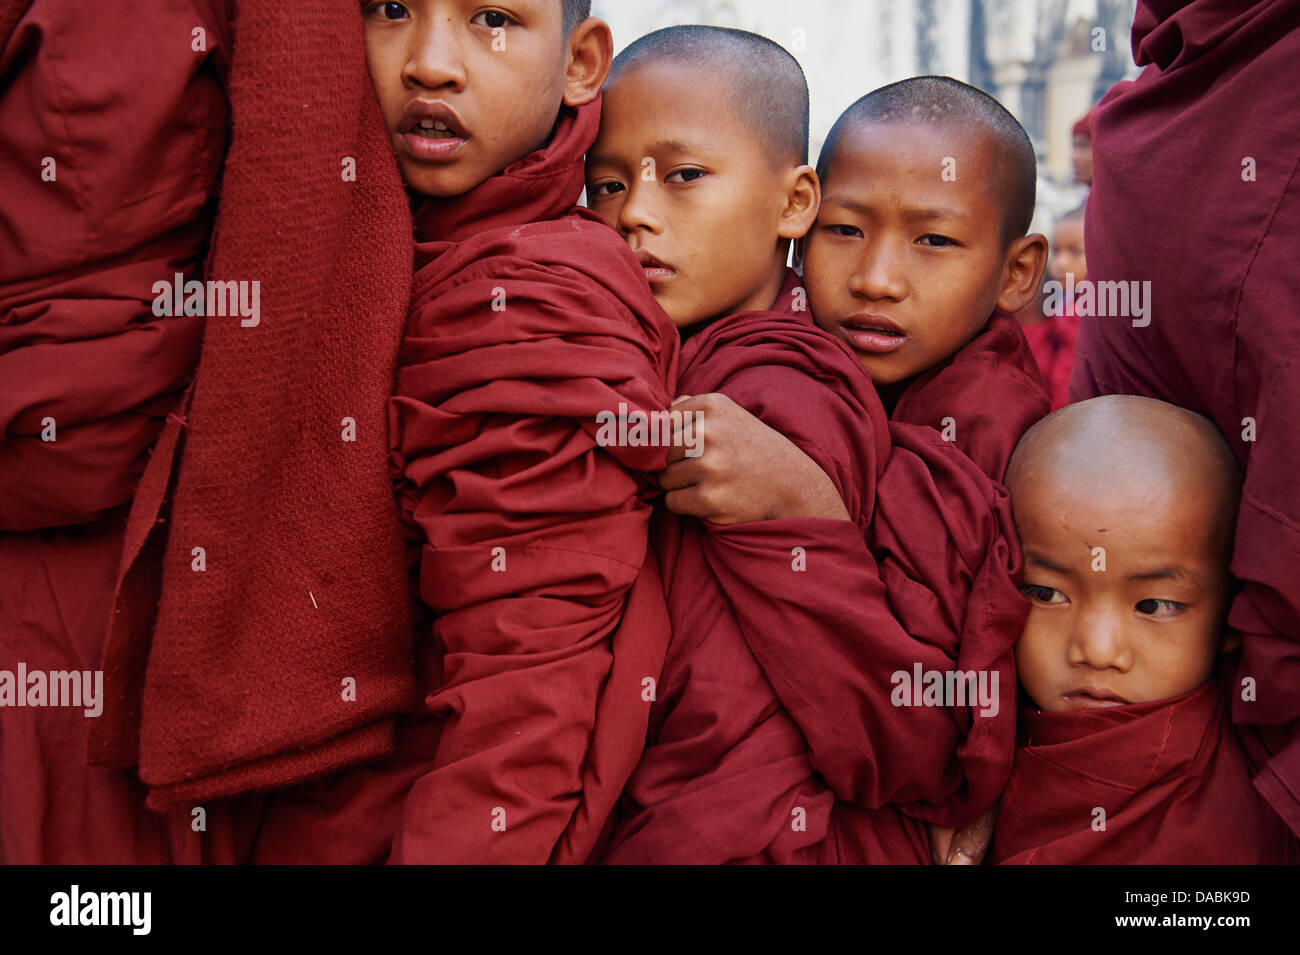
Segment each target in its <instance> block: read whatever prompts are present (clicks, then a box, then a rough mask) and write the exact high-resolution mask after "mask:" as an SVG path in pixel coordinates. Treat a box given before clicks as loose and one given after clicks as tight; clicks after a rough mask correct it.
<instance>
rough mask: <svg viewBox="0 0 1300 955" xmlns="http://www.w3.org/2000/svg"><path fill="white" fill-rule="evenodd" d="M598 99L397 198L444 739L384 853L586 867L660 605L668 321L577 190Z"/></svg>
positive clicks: (397, 421) (404, 480)
mask: <svg viewBox="0 0 1300 955" xmlns="http://www.w3.org/2000/svg"><path fill="white" fill-rule="evenodd" d="M599 117H600V103H599V100H597V101H596V102H593V103H591V104H588V105H586V106H583V107H581V108H579V109H578V110H577V111H576V112H575V111H571V110H565V111H564V112H563V113H562V115H561V118H560V121H559V123H558V124H557V127H556V130H555V133H554V134H553V137H552V140H551V142H550V144H549V145H548V146H546V147H545V148H543V149H542V150H539V151H538V152H536V153H534V154H532V155H530V156H527V157H525V158H524V159H522V160H520V161H519V162H517V163H516V164H514V165H512V166H511V167H509V168H508V169H507V170H506V171H505V172H504V173H502V174H501V175H499V176H496V177H494V178H492V179H489V180H488V181H486V182H484V183H483V184H481V185H479V186H478V187H476V188H475V189H473V190H471V191H470V192H468V193H466V194H465V195H463V196H459V197H457V198H455V199H451V200H430V201H428V202H426V204H425V205H424V207H423V208H422V209H421V211H420V212H419V213H418V215H417V228H418V230H419V236H420V238H421V239H422V241H421V242H420V243H419V244H418V246H417V266H418V269H417V273H416V279H415V289H414V294H413V303H412V306H411V314H410V319H409V322H408V325H407V329H406V337H405V339H404V341H403V345H402V353H401V359H400V367H399V370H398V373H397V382H396V388H395V397H394V398H393V399H392V402H391V406H390V408H391V410H390V414H391V436H392V442H393V455H394V461H395V469H396V471H397V474H398V476H399V496H400V499H401V501H402V506H403V512H404V514H405V515H406V516H407V520H408V521H409V522H410V523H411V524H412V526H413V527H415V528H418V530H419V532H420V535H421V539H422V541H423V547H422V553H421V556H420V567H419V595H420V599H421V600H422V601H423V602H424V603H425V604H426V605H427V606H428V607H429V608H430V609H431V610H432V611H434V612H436V614H437V616H436V618H435V620H434V623H433V639H434V641H435V643H436V646H437V649H438V650H439V651H440V652H442V653H443V654H444V656H443V660H442V671H443V672H442V678H441V680H439V681H438V683H437V684H436V685H435V686H434V688H433V692H431V693H430V695H429V696H428V700H427V703H428V706H429V709H430V710H431V712H432V713H433V714H434V715H435V716H436V717H438V718H439V722H440V723H441V735H440V738H439V740H438V745H437V751H436V756H435V758H434V760H433V763H432V765H431V766H430V767H429V768H428V771H427V772H426V773H424V774H423V775H422V776H421V777H420V778H419V779H418V780H417V781H416V782H415V784H414V786H413V787H412V789H411V792H410V794H409V796H408V798H407V800H406V806H405V810H404V813H403V815H402V819H401V826H400V829H399V831H398V833H397V836H396V838H395V840H394V844H393V853H392V857H391V858H392V861H394V862H439V863H453V862H467V863H485V862H511V863H542V862H547V861H552V862H583V861H586V860H587V859H588V857H589V856H590V855H591V854H592V852H593V850H595V849H596V847H597V846H598V844H599V842H600V841H601V838H602V835H603V833H604V830H605V828H606V823H607V820H608V819H609V817H610V814H611V812H612V810H613V807H614V805H615V802H616V801H617V798H618V795H619V793H620V791H621V790H622V787H623V783H624V781H625V780H626V779H627V777H628V775H629V774H630V773H631V771H632V768H633V767H634V766H635V764H636V761H637V759H638V757H639V756H640V753H641V749H642V747H643V745H644V742H645V728H646V721H647V719H648V716H649V710H650V703H649V694H648V693H646V691H645V690H644V689H643V681H644V680H654V679H657V677H658V676H659V668H660V665H661V664H662V660H663V655H664V652H665V649H666V647H667V644H668V621H667V615H666V613H665V608H664V600H663V593H662V588H661V584H660V581H659V572H658V565H657V564H656V563H655V561H654V557H653V554H652V553H650V552H649V550H648V546H647V535H648V526H649V520H650V513H651V508H650V505H649V503H648V502H647V500H646V498H647V496H648V493H649V492H650V490H651V488H652V484H653V475H652V473H651V472H654V471H657V470H659V469H661V468H662V467H663V466H664V464H665V463H666V460H667V448H666V447H664V446H644V447H626V446H604V447H602V446H600V445H599V444H598V435H599V430H600V428H599V419H598V416H599V415H600V414H601V413H602V412H612V413H614V414H620V413H622V414H632V413H636V412H640V411H644V412H653V411H662V410H663V409H664V408H665V407H666V406H667V403H668V401H669V400H670V398H671V395H672V388H673V387H674V384H675V377H676V362H677V349H678V345H677V333H676V331H675V330H674V329H673V327H672V325H671V323H670V322H669V321H668V318H667V316H666V315H664V313H663V311H662V310H661V309H660V308H659V307H658V305H657V304H656V303H655V301H654V299H653V297H652V296H651V295H650V290H649V287H648V286H647V285H646V283H645V279H644V276H643V274H642V270H641V269H640V267H639V265H638V263H637V261H636V258H635V256H633V255H632V253H631V252H630V250H629V249H628V248H627V246H626V244H625V243H624V242H623V241H622V240H621V239H620V238H619V236H618V234H617V233H616V232H614V230H612V229H610V228H609V226H608V225H606V224H605V223H604V222H603V221H602V220H600V219H599V218H598V217H596V216H595V215H593V214H592V213H589V212H587V211H586V210H583V209H577V208H575V207H574V203H575V202H576V201H577V200H578V198H579V196H580V194H581V192H582V187H583V180H584V173H583V156H584V154H585V152H586V150H587V148H588V147H589V146H590V145H591V143H592V142H593V141H594V139H595V135H596V130H597V127H598V125H599Z"/></svg>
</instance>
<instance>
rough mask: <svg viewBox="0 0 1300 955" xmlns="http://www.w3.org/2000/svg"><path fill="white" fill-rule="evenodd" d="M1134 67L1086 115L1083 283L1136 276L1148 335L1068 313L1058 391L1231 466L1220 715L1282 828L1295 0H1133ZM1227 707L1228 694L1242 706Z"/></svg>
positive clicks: (1291, 486)
mask: <svg viewBox="0 0 1300 955" xmlns="http://www.w3.org/2000/svg"><path fill="white" fill-rule="evenodd" d="M1133 51H1134V56H1135V58H1136V60H1137V62H1138V64H1139V65H1141V66H1144V67H1145V69H1144V70H1143V72H1142V75H1141V76H1140V77H1138V79H1137V80H1136V81H1135V82H1132V83H1123V84H1120V85H1119V86H1117V87H1116V88H1115V89H1113V90H1111V92H1110V93H1108V94H1107V96H1106V97H1105V99H1104V100H1103V101H1102V103H1101V104H1100V105H1099V106H1098V107H1097V110H1096V112H1095V113H1094V115H1093V121H1092V126H1093V133H1094V144H1093V155H1094V163H1095V167H1096V182H1095V183H1094V185H1093V190H1092V194H1091V196H1090V198H1089V202H1088V216H1087V225H1086V231H1087V247H1088V279H1089V280H1090V281H1098V282H1101V281H1136V282H1141V281H1148V282H1150V283H1151V298H1152V308H1151V311H1150V313H1149V318H1150V324H1149V325H1146V326H1145V327H1134V325H1133V323H1132V321H1131V320H1126V319H1123V318H1088V319H1084V321H1083V324H1082V327H1081V329H1080V333H1079V342H1078V359H1077V362H1076V366H1075V373H1074V379H1073V381H1072V385H1071V395H1072V397H1074V398H1075V399H1076V400H1077V399H1082V398H1089V397H1092V396H1094V395H1099V394H1138V395H1149V396H1151V397H1155V398H1160V399H1163V400H1165V401H1169V402H1172V403H1174V404H1177V405H1181V406H1183V407H1185V408H1188V409H1190V410H1192V411H1196V412H1199V413H1201V414H1204V415H1206V416H1207V417H1209V418H1210V419H1211V420H1212V421H1214V422H1215V424H1217V425H1218V427H1219V430H1220V432H1222V434H1223V436H1224V438H1225V439H1226V440H1227V442H1228V445H1229V447H1231V448H1232V449H1233V451H1234V453H1235V454H1236V456H1237V460H1238V461H1239V462H1240V464H1241V465H1242V466H1243V468H1244V469H1245V486H1244V489H1243V492H1242V499H1241V511H1240V516H1239V518H1238V521H1237V536H1236V543H1235V546H1234V550H1233V557H1232V564H1231V570H1232V573H1233V575H1234V576H1235V577H1236V578H1238V579H1239V580H1240V581H1241V582H1242V589H1241V591H1240V593H1239V594H1238V595H1237V597H1236V598H1235V600H1234V601H1233V604H1232V606H1231V609H1230V612H1229V617H1228V623H1229V626H1230V627H1232V628H1233V629H1234V630H1237V631H1239V632H1240V633H1241V634H1242V635H1243V648H1242V659H1241V665H1240V672H1239V673H1238V678H1239V680H1245V679H1247V678H1249V679H1250V680H1251V681H1253V684H1254V686H1253V690H1252V689H1251V687H1250V685H1249V684H1246V685H1242V684H1240V683H1239V685H1238V686H1239V689H1238V692H1235V693H1234V694H1233V704H1232V707H1233V718H1234V719H1235V720H1236V721H1237V722H1238V723H1239V724H1249V725H1252V726H1255V727H1259V728H1260V729H1261V731H1262V734H1263V736H1264V738H1265V740H1266V742H1267V744H1268V747H1269V751H1270V752H1271V753H1272V757H1271V759H1267V757H1264V759H1266V760H1267V765H1265V766H1264V767H1263V768H1262V771H1261V772H1260V774H1259V775H1258V776H1257V778H1256V785H1257V786H1258V787H1259V789H1260V791H1261V792H1263V793H1264V795H1265V796H1266V797H1267V798H1268V800H1269V802H1270V803H1271V804H1272V805H1273V806H1274V808H1276V809H1277V811H1278V812H1279V813H1281V814H1282V817H1283V818H1284V819H1285V820H1286V821H1287V823H1288V824H1289V825H1290V827H1291V829H1292V830H1293V831H1295V832H1298V833H1300V738H1298V737H1297V735H1296V727H1297V725H1300V724H1298V721H1300V692H1297V690H1296V688H1297V687H1300V571H1298V570H1297V568H1300V495H1297V494H1296V462H1297V461H1300V427H1298V426H1297V423H1296V422H1297V420H1300V374H1297V372H1296V370H1297V368H1298V367H1300V337H1298V336H1297V335H1296V321H1295V315H1296V301H1297V297H1298V296H1300V280H1298V279H1297V276H1298V275H1300V273H1298V272H1297V269H1296V258H1295V248H1296V240H1297V237H1298V236H1300V178H1297V168H1298V166H1297V163H1298V162H1300V161H1298V160H1297V155H1296V142H1297V140H1298V139H1300V87H1297V85H1296V84H1294V83H1290V82H1285V81H1282V80H1280V79H1279V77H1284V76H1289V75H1290V73H1291V71H1293V68H1294V64H1295V63H1296V62H1297V61H1300V5H1297V4H1295V3H1293V2H1291V0H1254V2H1242V3H1224V2H1216V0H1196V2H1192V3H1175V2H1171V0H1160V2H1157V0H1141V2H1139V4H1138V13H1137V17H1136V19H1135V20H1134V24H1133ZM1243 695H1245V696H1247V697H1253V698H1247V699H1243Z"/></svg>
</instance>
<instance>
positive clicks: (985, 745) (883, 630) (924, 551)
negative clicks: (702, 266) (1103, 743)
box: [606, 273, 1026, 863]
mask: <svg viewBox="0 0 1300 955" xmlns="http://www.w3.org/2000/svg"><path fill="white" fill-rule="evenodd" d="M796 283H797V277H795V276H794V275H793V273H791V275H790V276H789V277H788V278H787V282H786V286H785V288H783V290H782V294H781V297H780V299H779V302H780V303H781V305H783V306H784V308H783V309H782V310H780V311H772V312H755V313H745V314H741V315H735V316H730V317H728V318H726V319H722V320H720V321H718V322H715V323H714V324H712V325H711V326H709V327H708V328H707V329H705V330H703V331H702V332H700V333H697V334H696V335H695V336H694V337H693V338H692V339H691V340H690V341H689V342H688V344H687V345H686V347H685V349H684V352H683V363H684V365H685V370H684V372H683V377H682V380H681V384H680V387H681V390H682V391H683V392H686V393H702V392H707V391H721V392H723V393H725V394H727V395H728V396H729V397H731V398H732V399H733V400H735V401H736V402H737V403H739V404H741V405H742V406H744V407H746V408H748V409H749V410H750V411H752V412H753V413H754V414H756V415H757V416H758V417H759V418H761V419H762V420H763V421H764V422H765V423H767V424H768V425H769V426H771V427H774V428H776V429H777V430H779V431H781V432H782V433H783V434H785V435H786V436H787V437H789V438H790V439H791V440H793V441H794V442H795V443H796V444H798V445H799V446H800V447H801V448H803V449H804V450H805V452H807V453H808V454H809V455H810V456H812V457H813V458H814V459H815V460H816V461H817V462H818V464H819V465H820V466H821V467H822V468H823V469H824V470H825V471H826V473H827V474H828V475H829V476H830V477H831V479H832V481H833V482H834V483H835V485H836V487H837V489H838V490H839V491H840V493H841V495H842V497H843V499H844V502H845V506H846V508H847V509H848V511H849V514H850V517H851V520H849V521H827V520H776V521H764V522H755V523H748V524H738V525H733V526H728V527H721V526H712V525H708V524H705V523H704V522H699V521H693V520H682V521H679V520H677V519H675V518H673V517H672V516H671V515H667V514H665V515H663V517H662V520H661V523H660V525H659V528H658V529H659V531H660V535H659V538H660V539H659V546H658V549H659V552H660V555H661V560H662V562H663V569H664V574H665V581H666V585H667V588H668V596H669V612H670V614H671V616H672V619H673V643H672V645H671V647H670V650H669V654H668V659H667V661H666V663H665V666H664V674H663V680H662V681H661V683H660V685H659V690H658V704H657V706H656V708H655V714H654V717H653V720H654V722H653V725H652V729H651V737H650V739H651V742H650V745H649V746H648V747H647V751H646V754H645V756H644V757H643V759H642V762H641V765H640V766H639V767H638V768H637V772H636V773H635V774H634V776H633V778H632V780H631V782H630V784H629V786H628V797H629V798H628V801H627V805H626V807H625V808H626V810H627V814H628V818H627V820H626V821H625V822H624V823H623V824H622V825H621V827H620V829H619V830H618V832H617V833H616V835H615V839H614V843H613V845H612V847H611V851H610V852H609V853H608V855H607V860H606V861H609V862H612V863H645V862H691V863H718V862H740V861H771V862H803V863H808V862H840V863H864V862H912V863H917V862H922V863H923V862H928V861H929V848H928V845H929V844H928V840H927V837H926V834H925V827H924V824H923V823H922V822H921V820H922V819H934V820H937V821H945V822H950V823H953V824H957V823H961V822H966V821H969V820H970V819H972V818H974V816H976V815H978V814H979V813H980V812H981V811H982V810H983V809H984V808H986V807H987V806H988V805H990V804H991V803H992V802H993V801H994V800H995V799H996V798H997V794H998V792H999V791H1000V789H1001V787H1002V784H1003V782H1004V781H1005V778H1006V774H1007V772H1008V771H1009V770H1010V765H1011V754H1012V750H1013V744H1014V718H1015V714H1014V699H1015V695H1014V694H1015V686H1014V669H1013V667H1012V660H1011V647H1012V645H1013V643H1014V641H1015V639H1016V637H1017V636H1018V635H1019V632H1020V628H1021V627H1022V626H1023V622H1024V616H1025V610H1026V608H1025V606H1024V601H1023V599H1022V598H1021V597H1020V596H1019V595H1018V594H1017V593H1016V590H1015V587H1014V584H1013V575H1014V573H1015V570H1016V561H1017V560H1018V551H1017V550H1015V548H1014V546H1013V545H1012V544H1011V543H1010V542H1008V541H1007V539H1006V537H1005V534H1004V527H1006V526H1009V519H1010V511H1009V508H1008V507H1007V501H1006V495H1005V492H1002V491H1000V489H999V488H998V487H997V486H996V485H995V484H994V483H993V482H992V481H990V480H989V479H988V478H987V477H986V476H985V475H983V474H982V473H981V472H980V471H979V469H978V468H976V467H975V465H974V464H973V463H972V462H971V461H969V460H968V459H967V458H966V457H965V456H964V454H963V453H962V452H961V451H960V450H958V448H957V447H956V445H955V444H953V443H950V442H945V441H944V440H943V439H942V438H941V436H940V434H939V433H938V432H937V431H935V430H933V429H931V428H929V427H928V426H917V425H912V424H907V423H903V422H898V423H894V424H891V423H890V422H888V420H887V419H886V418H885V415H884V409H883V407H882V405H881V403H880V400H879V397H878V396H877V395H876V393H875V390H874V388H873V387H872V386H871V383H870V380H869V379H868V378H867V377H866V375H865V374H864V373H863V371H862V369H861V367H860V365H859V364H858V362H857V360H856V358H855V357H854V356H853V355H852V353H851V352H849V351H848V349H847V348H845V346H844V345H843V344H842V343H840V342H838V341H837V340H835V339H834V338H832V337H830V336H828V335H826V334H824V333H823V332H821V331H820V330H819V329H817V328H815V327H814V326H813V325H812V322H811V320H810V318H809V317H808V316H807V314H806V313H804V314H802V315H800V314H796V313H794V312H792V311H790V309H789V303H790V301H791V295H790V293H791V292H792V290H793V288H794V285H795V284H796ZM918 665H919V666H921V667H922V668H923V670H924V671H939V672H947V671H950V670H953V669H954V666H956V667H958V668H961V669H983V670H985V671H986V672H992V671H997V672H998V675H999V687H998V693H997V696H996V701H997V705H998V710H999V713H1000V717H992V716H990V717H976V716H975V715H974V709H975V707H972V706H967V705H957V706H951V707H949V706H917V707H911V706H909V707H899V706H895V705H894V704H893V703H892V702H891V694H892V690H893V688H894V685H893V682H892V677H893V675H894V674H896V673H900V672H905V673H907V674H908V675H909V676H910V675H911V674H912V672H913V668H914V667H915V666H918ZM899 807H902V808H903V809H905V810H906V812H900V811H899Z"/></svg>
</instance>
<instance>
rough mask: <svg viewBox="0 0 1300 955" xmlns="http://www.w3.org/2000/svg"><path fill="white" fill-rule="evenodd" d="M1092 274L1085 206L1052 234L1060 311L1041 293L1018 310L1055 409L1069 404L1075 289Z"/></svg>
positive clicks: (1051, 267)
mask: <svg viewBox="0 0 1300 955" xmlns="http://www.w3.org/2000/svg"><path fill="white" fill-rule="evenodd" d="M1087 273H1088V263H1087V260H1086V258H1085V256H1084V250H1083V206H1079V208H1077V209H1074V210H1072V211H1071V212H1067V213H1066V214H1065V215H1063V216H1061V217H1060V218H1059V219H1057V220H1056V225H1055V226H1054V227H1053V229H1052V235H1051V257H1050V258H1049V259H1048V260H1047V281H1049V282H1057V283H1059V284H1060V286H1061V289H1062V293H1061V297H1060V301H1061V306H1062V307H1061V311H1060V314H1049V313H1048V312H1047V311H1045V308H1044V307H1045V305H1046V304H1047V296H1046V295H1044V294H1040V295H1039V296H1038V298H1037V300H1035V301H1034V303H1033V304H1032V305H1030V306H1029V307H1028V308H1026V309H1024V310H1023V311H1021V312H1019V313H1017V315H1016V318H1018V319H1019V320H1020V325H1021V327H1022V328H1023V329H1024V332H1025V338H1026V339H1027V340H1028V342H1029V348H1030V350H1031V351H1032V352H1033V353H1034V359H1035V360H1036V361H1037V362H1038V370H1039V371H1041V372H1042V374H1043V384H1044V386H1045V387H1046V388H1047V397H1049V398H1051V399H1052V410H1053V411H1055V410H1056V409H1057V408H1061V407H1064V406H1065V405H1066V404H1068V403H1069V398H1068V392H1069V388H1070V370H1071V369H1072V368H1073V367H1074V340H1075V338H1076V337H1077V336H1078V334H1079V319H1078V317H1077V316H1076V315H1075V314H1074V296H1073V294H1072V290H1073V289H1074V286H1075V284H1076V283H1077V282H1079V281H1081V280H1082V279H1083V278H1084V277H1085V276H1086V275H1087Z"/></svg>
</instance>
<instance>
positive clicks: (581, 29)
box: [564, 17, 614, 106]
mask: <svg viewBox="0 0 1300 955" xmlns="http://www.w3.org/2000/svg"><path fill="white" fill-rule="evenodd" d="M613 62H614V37H613V36H612V35H611V34H610V32H609V24H608V23H606V22H605V21H604V20H600V19H597V18H596V17H587V19H585V20H583V21H582V22H581V23H579V24H578V25H577V26H576V27H574V28H573V32H572V33H570V34H569V65H568V68H567V69H566V70H565V71H564V105H565V106H581V105H583V104H584V103H590V102H591V101H592V100H594V99H595V98H596V94H598V93H599V92H600V88H601V87H602V86H604V85H605V78H606V77H607V76H609V67H610V64H611V63H613Z"/></svg>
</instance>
